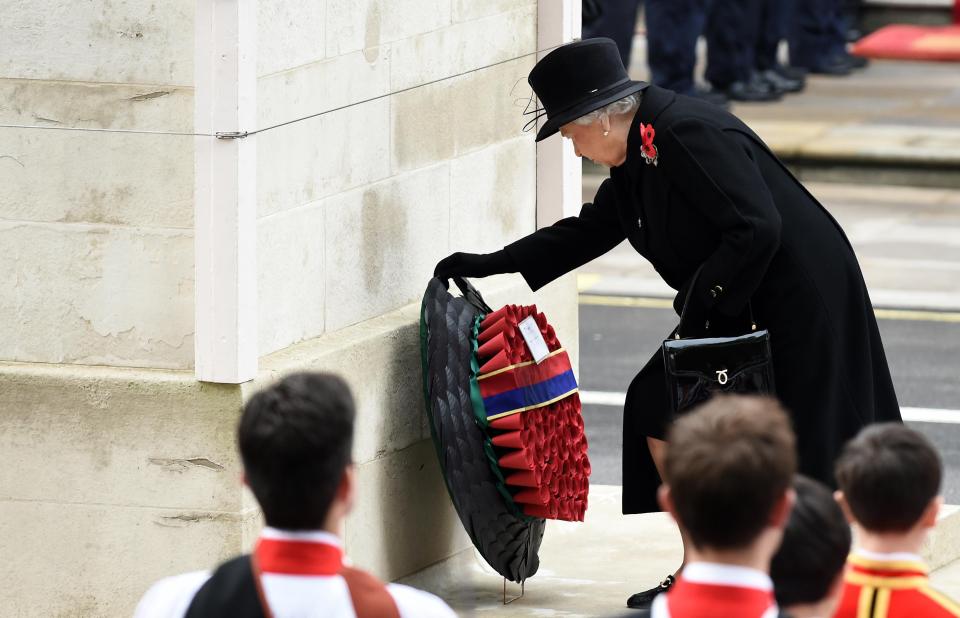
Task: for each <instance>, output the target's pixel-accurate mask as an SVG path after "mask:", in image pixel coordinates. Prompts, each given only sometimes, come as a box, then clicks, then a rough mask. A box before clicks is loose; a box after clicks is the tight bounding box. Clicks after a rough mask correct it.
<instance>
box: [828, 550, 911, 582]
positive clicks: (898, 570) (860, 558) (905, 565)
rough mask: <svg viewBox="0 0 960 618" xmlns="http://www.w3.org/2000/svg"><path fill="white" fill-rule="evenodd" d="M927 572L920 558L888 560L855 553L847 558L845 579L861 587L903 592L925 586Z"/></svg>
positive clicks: (892, 558)
mask: <svg viewBox="0 0 960 618" xmlns="http://www.w3.org/2000/svg"><path fill="white" fill-rule="evenodd" d="M927 572H928V570H927V565H925V564H924V563H923V561H922V560H920V559H919V557H914V556H910V557H906V558H900V557H896V556H892V557H889V558H887V557H879V556H865V555H863V554H860V553H853V554H850V556H849V557H848V558H847V572H846V575H845V576H844V579H845V580H846V581H847V582H849V583H851V584H858V585H861V586H873V587H878V588H891V589H896V590H902V589H907V588H919V587H921V586H925V585H926V584H927Z"/></svg>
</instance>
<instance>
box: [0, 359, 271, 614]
mask: <svg viewBox="0 0 960 618" xmlns="http://www.w3.org/2000/svg"><path fill="white" fill-rule="evenodd" d="M240 404H241V395H240V390H239V389H238V388H236V387H228V386H218V385H210V384H199V383H197V382H196V381H195V380H194V379H193V375H192V373H190V372H167V371H146V370H136V369H111V368H104V367H90V368H83V367H77V366H69V365H47V364H8V363H4V364H0V409H2V410H3V411H4V414H3V415H2V416H0V452H2V453H3V454H4V458H5V461H6V462H7V465H5V466H4V467H3V469H2V471H0V487H2V491H0V522H2V523H0V553H2V554H3V555H5V556H18V557H19V558H18V559H17V560H12V561H7V562H6V563H5V564H4V566H3V567H2V568H0V576H2V577H3V578H4V580H6V581H7V582H9V584H10V585H9V587H8V592H7V594H5V595H4V600H3V608H4V609H3V614H4V615H11V616H19V615H22V616H37V615H43V616H57V615H73V616H79V615H84V616H122V615H129V614H130V612H131V611H132V609H133V605H134V603H135V602H136V599H137V598H138V597H139V596H140V595H141V594H142V593H143V591H144V590H145V589H146V587H147V585H148V584H149V582H150V581H152V580H154V579H156V578H158V577H161V576H163V575H167V574H171V573H175V572H179V571H187V570H193V569H197V568H204V567H207V566H209V565H210V564H212V563H215V562H216V561H218V560H220V559H222V558H225V557H226V556H228V555H229V554H231V553H235V552H237V551H240V550H241V548H242V547H243V543H244V540H245V539H247V540H249V538H250V536H251V535H250V534H249V532H248V530H249V529H250V525H251V523H254V525H255V521H256V519H257V514H256V511H255V510H253V508H252V507H253V504H252V502H251V501H250V500H249V498H248V497H246V496H245V495H244V494H243V492H242V491H241V486H240V483H239V478H240V468H239V464H238V458H237V456H236V454H235V452H234V445H233V442H234V425H235V422H236V418H237V413H238V411H239V409H240ZM65 564H69V565H73V567H71V568H66V569H62V568H59V569H58V568H57V567H56V565H65ZM51 569H56V571H57V575H56V576H55V577H51Z"/></svg>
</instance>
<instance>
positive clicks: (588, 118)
mask: <svg viewBox="0 0 960 618" xmlns="http://www.w3.org/2000/svg"><path fill="white" fill-rule="evenodd" d="M638 105H640V95H639V94H636V93H634V94H628V95H627V96H625V97H623V98H622V99H620V100H618V101H614V102H613V103H610V104H609V105H604V106H603V107H601V108H600V109H595V110H593V111H592V112H589V113H587V114H584V115H583V116H580V117H579V118H577V119H576V120H574V121H573V122H575V123H576V124H593V123H594V122H596V121H598V120H600V119H601V118H603V117H604V116H619V115H620V114H629V113H630V112H632V111H633V110H635V109H636V108H637V106H638Z"/></svg>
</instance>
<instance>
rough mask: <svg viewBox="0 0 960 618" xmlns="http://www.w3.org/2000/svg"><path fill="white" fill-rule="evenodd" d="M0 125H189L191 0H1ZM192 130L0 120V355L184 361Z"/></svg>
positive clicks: (124, 362)
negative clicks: (101, 130)
mask: <svg viewBox="0 0 960 618" xmlns="http://www.w3.org/2000/svg"><path fill="white" fill-rule="evenodd" d="M0 9H2V10H0V12H2V14H3V18H2V19H0V42H2V43H0V48H2V49H3V53H2V54H0V123H13V124H26V125H40V126H49V127H53V126H74V127H88V128H109V129H146V130H167V131H187V132H189V131H191V130H192V118H193V111H192V110H193V95H192V83H193V71H192V63H193V34H192V23H193V2H191V1H189V0H170V1H168V2H164V3H162V4H159V3H156V2H152V1H147V0H128V1H127V2H123V3H116V2H109V1H107V0H97V1H94V2H79V3H78V2H66V1H63V0H60V1H56V2H54V1H51V0H45V1H43V2H12V3H11V2H7V3H4V4H3V5H2V7H0ZM192 196H193V140H192V138H189V137H172V136H164V135H129V134H107V133H81V132H66V131H46V130H26V129H24V130H19V129H3V128H0V247H2V249H0V272H2V273H3V275H2V276H0V324H3V325H4V328H3V336H2V337H0V360H13V361H28V362H42V363H81V364H106V365H118V366H142V367H162V368H189V367H190V366H191V365H192V363H193V337H192V333H193V232H192V228H193V208H192V200H193V197H192Z"/></svg>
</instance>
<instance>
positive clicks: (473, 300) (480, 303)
mask: <svg viewBox="0 0 960 618" xmlns="http://www.w3.org/2000/svg"><path fill="white" fill-rule="evenodd" d="M453 282H454V283H455V284H457V287H458V288H460V293H461V294H463V297H464V298H465V299H467V302H468V303H470V304H471V305H473V306H474V307H476V308H477V309H479V310H480V311H482V312H484V313H493V309H491V308H490V305H488V304H487V303H486V301H484V300H483V296H481V295H480V292H479V291H478V290H477V288H475V287H473V285H472V284H471V283H470V282H469V281H467V280H466V279H464V278H463V277H454V278H453Z"/></svg>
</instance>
